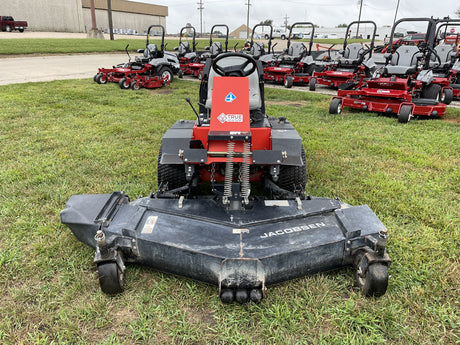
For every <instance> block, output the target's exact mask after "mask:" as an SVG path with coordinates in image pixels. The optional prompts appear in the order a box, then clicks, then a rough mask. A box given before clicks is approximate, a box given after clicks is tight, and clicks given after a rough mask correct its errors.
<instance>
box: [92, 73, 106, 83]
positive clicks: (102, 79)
mask: <svg viewBox="0 0 460 345" xmlns="http://www.w3.org/2000/svg"><path fill="white" fill-rule="evenodd" d="M95 81H96V83H98V84H107V76H104V74H98V75H97V76H96V77H95Z"/></svg>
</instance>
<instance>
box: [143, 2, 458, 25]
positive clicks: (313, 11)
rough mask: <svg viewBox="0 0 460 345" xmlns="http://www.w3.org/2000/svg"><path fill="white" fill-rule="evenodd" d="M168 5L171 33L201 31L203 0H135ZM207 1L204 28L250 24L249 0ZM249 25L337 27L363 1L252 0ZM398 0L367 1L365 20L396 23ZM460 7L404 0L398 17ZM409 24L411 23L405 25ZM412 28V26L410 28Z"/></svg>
mask: <svg viewBox="0 0 460 345" xmlns="http://www.w3.org/2000/svg"><path fill="white" fill-rule="evenodd" d="M135 1H138V2H147V3H152V4H156V5H164V6H168V9H169V15H168V17H167V19H166V26H167V32H168V33H175V32H179V30H180V28H181V27H183V26H185V24H186V23H191V24H192V25H193V26H194V27H195V28H196V29H197V32H199V31H200V15H199V10H198V9H197V8H198V4H197V3H198V2H199V1H200V0H135ZM201 1H202V2H203V7H204V10H203V31H209V30H210V28H211V26H212V25H214V24H227V25H228V26H229V28H230V31H233V30H234V29H236V28H237V27H239V26H240V25H241V24H246V16H247V5H246V4H247V2H248V0H201ZM249 1H250V4H251V6H250V18H249V26H250V27H252V26H254V25H255V24H257V23H259V22H261V21H263V20H266V19H272V20H273V25H274V26H282V25H283V22H284V17H285V16H287V17H288V24H292V23H294V22H296V21H310V22H313V23H314V24H317V25H319V26H324V27H334V26H337V25H338V24H341V23H347V24H348V23H349V22H351V21H354V20H357V19H358V14H359V3H360V0H306V1H302V0H249ZM397 2H398V0H385V1H383V0H363V9H362V14H361V20H373V21H375V22H376V23H377V25H378V26H382V25H392V24H393V19H394V15H395V10H396V5H397ZM457 9H460V2H459V1H458V0H442V1H433V0H400V3H399V9H398V14H397V19H401V18H407V17H430V16H433V17H445V16H450V17H451V18H452V17H455V11H456V10H457ZM405 26H407V25H405ZM408 29H412V28H408Z"/></svg>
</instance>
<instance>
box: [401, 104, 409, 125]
mask: <svg viewBox="0 0 460 345" xmlns="http://www.w3.org/2000/svg"><path fill="white" fill-rule="evenodd" d="M411 117H412V107H411V106H410V105H403V106H402V107H401V109H399V113H398V122H400V123H408V122H409V121H410V118H411Z"/></svg>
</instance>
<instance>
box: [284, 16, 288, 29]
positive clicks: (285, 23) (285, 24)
mask: <svg viewBox="0 0 460 345" xmlns="http://www.w3.org/2000/svg"><path fill="white" fill-rule="evenodd" d="M288 19H289V17H288V16H287V14H285V15H284V28H285V29H286V30H287V25H288Z"/></svg>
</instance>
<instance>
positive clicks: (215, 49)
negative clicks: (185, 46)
mask: <svg viewBox="0 0 460 345" xmlns="http://www.w3.org/2000/svg"><path fill="white" fill-rule="evenodd" d="M223 51H224V50H223V49H222V43H220V42H213V43H212V44H211V46H210V47H209V51H208V52H206V53H203V54H202V55H201V57H202V58H209V57H210V58H215V57H216V56H217V55H219V54H222V52H223Z"/></svg>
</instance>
